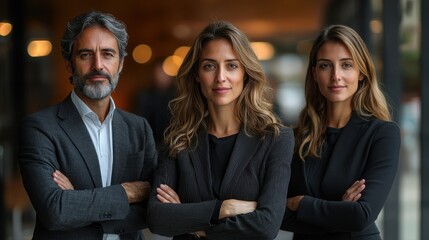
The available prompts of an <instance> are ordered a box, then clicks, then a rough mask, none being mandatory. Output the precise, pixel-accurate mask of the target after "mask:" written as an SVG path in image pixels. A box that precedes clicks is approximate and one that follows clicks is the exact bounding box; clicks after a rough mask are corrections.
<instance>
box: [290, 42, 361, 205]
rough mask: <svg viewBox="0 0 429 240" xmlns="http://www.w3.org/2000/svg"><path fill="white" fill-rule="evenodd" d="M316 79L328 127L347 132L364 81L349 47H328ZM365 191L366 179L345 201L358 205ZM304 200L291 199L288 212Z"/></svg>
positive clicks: (323, 51) (315, 70)
mask: <svg viewBox="0 0 429 240" xmlns="http://www.w3.org/2000/svg"><path fill="white" fill-rule="evenodd" d="M313 78H314V81H316V82H317V84H318V86H319V90H320V92H321V93H322V95H323V96H324V97H325V98H326V103H327V106H326V113H327V122H328V127H332V128H343V127H344V126H345V125H346V124H347V122H348V121H349V119H350V117H351V115H352V98H353V95H354V94H355V93H356V91H357V88H358V82H359V81H362V79H363V78H364V76H363V75H362V73H361V72H360V71H359V68H358V66H357V64H356V63H355V62H354V60H353V58H352V55H351V53H350V51H349V50H348V49H347V47H346V46H345V45H343V44H342V43H338V42H329V41H328V42H326V43H324V44H323V46H322V47H321V48H320V49H319V52H318V54H317V63H316V66H315V67H313ZM364 189H365V179H360V180H357V181H355V182H354V183H353V185H352V186H350V187H349V188H348V189H347V190H346V191H345V193H344V195H343V197H342V201H350V202H356V201H358V200H359V199H360V198H361V197H362V191H363V190H364ZM303 198H304V196H303V195H298V196H295V197H291V198H288V199H287V208H288V209H289V210H291V211H297V210H298V208H299V203H300V202H301V200H302V199H303Z"/></svg>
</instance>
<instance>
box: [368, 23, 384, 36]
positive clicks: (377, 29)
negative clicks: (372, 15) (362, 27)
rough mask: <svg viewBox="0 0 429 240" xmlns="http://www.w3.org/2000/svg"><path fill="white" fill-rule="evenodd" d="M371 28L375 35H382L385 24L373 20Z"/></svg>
mask: <svg viewBox="0 0 429 240" xmlns="http://www.w3.org/2000/svg"><path fill="white" fill-rule="evenodd" d="M369 26H370V28H371V31H372V32H373V33H381V32H382V31H383V24H382V23H381V21H380V20H372V21H371V22H370V23H369Z"/></svg>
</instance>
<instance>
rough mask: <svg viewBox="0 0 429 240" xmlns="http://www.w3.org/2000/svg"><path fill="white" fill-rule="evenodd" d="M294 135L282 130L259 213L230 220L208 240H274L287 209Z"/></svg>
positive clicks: (271, 153)
mask: <svg viewBox="0 0 429 240" xmlns="http://www.w3.org/2000/svg"><path fill="white" fill-rule="evenodd" d="M293 146H294V137H293V132H292V130H291V129H289V128H284V129H282V131H281V133H280V136H278V137H275V138H274V141H273V143H272V145H271V148H270V149H269V150H268V151H269V152H268V158H267V162H266V165H265V174H264V178H263V184H262V186H261V188H260V195H259V198H258V200H257V202H258V203H257V208H256V210H255V211H253V212H250V213H247V214H240V215H237V216H235V217H230V218H226V219H224V220H223V221H221V223H220V224H217V225H214V226H212V227H210V228H209V229H207V230H206V234H207V238H208V239H274V238H275V237H276V235H277V234H278V231H279V228H280V224H281V222H282V218H283V213H284V211H285V208H286V197H287V190H288V186H289V180H290V163H291V160H292V151H293Z"/></svg>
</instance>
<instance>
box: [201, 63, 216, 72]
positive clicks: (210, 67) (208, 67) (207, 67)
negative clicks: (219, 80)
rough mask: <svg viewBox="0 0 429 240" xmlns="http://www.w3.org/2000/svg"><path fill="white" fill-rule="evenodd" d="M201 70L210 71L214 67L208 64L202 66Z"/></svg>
mask: <svg viewBox="0 0 429 240" xmlns="http://www.w3.org/2000/svg"><path fill="white" fill-rule="evenodd" d="M203 68H204V69H206V70H211V69H214V68H215V65H214V64H211V63H208V64H204V65H203Z"/></svg>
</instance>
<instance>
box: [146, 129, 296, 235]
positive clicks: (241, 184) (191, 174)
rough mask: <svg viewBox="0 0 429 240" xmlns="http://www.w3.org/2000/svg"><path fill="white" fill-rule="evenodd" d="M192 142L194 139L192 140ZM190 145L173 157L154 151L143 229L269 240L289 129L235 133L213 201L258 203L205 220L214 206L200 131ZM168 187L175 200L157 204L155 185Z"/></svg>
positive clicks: (280, 206)
mask: <svg viewBox="0 0 429 240" xmlns="http://www.w3.org/2000/svg"><path fill="white" fill-rule="evenodd" d="M195 143H196V142H195ZM197 143H198V145H197V146H196V148H190V149H188V150H186V151H182V152H180V153H179V154H178V156H177V157H176V158H174V159H172V158H169V157H168V156H167V154H166V152H164V151H162V152H161V153H160V158H159V164H158V166H157V170H156V173H155V181H154V188H153V190H152V195H151V198H150V201H149V208H148V218H147V221H148V227H149V229H150V230H151V231H152V232H154V233H157V234H160V235H165V236H177V237H175V239H186V236H178V235H181V234H186V233H191V232H195V231H197V230H204V231H205V232H206V234H207V239H222V240H226V239H258V240H262V239H274V238H275V236H276V235H277V233H278V230H279V228H280V224H281V220H282V218H283V212H284V210H285V204H286V195H287V189H288V183H289V178H290V162H291V159H292V150H293V145H294V138H293V132H292V130H291V129H289V128H284V129H282V131H281V134H280V135H279V136H278V137H274V136H273V135H267V136H265V138H258V137H249V136H247V135H246V134H245V133H244V131H243V130H241V131H240V133H239V134H238V136H237V139H236V142H235V145H234V148H233V151H232V154H231V158H230V160H229V163H228V166H227V169H226V172H225V175H224V178H223V181H222V185H221V188H220V192H219V195H220V196H219V200H226V199H239V200H247V201H256V202H258V206H257V209H256V210H255V211H253V212H251V213H247V214H241V215H237V216H236V217H230V218H226V219H224V220H222V221H221V222H220V223H217V224H212V223H211V222H210V220H211V217H212V214H213V212H214V209H215V205H216V198H215V197H214V194H213V190H212V189H213V188H212V179H211V171H210V159H209V143H208V136H207V132H206V131H205V130H202V131H200V132H199V137H198V141H197ZM161 183H164V184H167V185H169V186H170V187H172V188H173V189H174V190H175V191H176V192H177V193H178V195H179V197H180V200H181V204H167V203H161V202H159V201H158V200H157V198H156V189H155V188H156V187H158V186H159V185H160V184H161Z"/></svg>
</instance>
